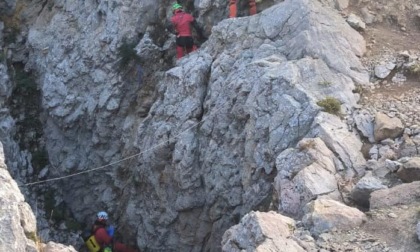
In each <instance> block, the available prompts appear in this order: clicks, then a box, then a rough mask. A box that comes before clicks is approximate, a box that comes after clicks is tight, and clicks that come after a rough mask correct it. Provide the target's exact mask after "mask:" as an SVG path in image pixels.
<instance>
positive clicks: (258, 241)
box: [222, 211, 305, 252]
mask: <svg viewBox="0 0 420 252" xmlns="http://www.w3.org/2000/svg"><path fill="white" fill-rule="evenodd" d="M294 228H295V221H294V220H293V219H290V218H288V217H286V216H283V215H280V214H277V213H275V212H268V213H261V212H253V211H252V212H250V213H248V214H247V215H245V216H244V217H243V218H242V219H241V222H240V223H239V224H238V225H235V226H233V227H231V228H230V229H228V230H227V231H226V232H225V233H224V235H223V240H222V251H226V252H236V251H237V252H240V251H261V252H262V251H288V252H289V251H290V252H303V251H305V250H304V249H303V248H302V247H301V246H299V244H298V243H297V242H295V241H294V240H293V239H291V238H290V237H291V236H292V235H293V230H294Z"/></svg>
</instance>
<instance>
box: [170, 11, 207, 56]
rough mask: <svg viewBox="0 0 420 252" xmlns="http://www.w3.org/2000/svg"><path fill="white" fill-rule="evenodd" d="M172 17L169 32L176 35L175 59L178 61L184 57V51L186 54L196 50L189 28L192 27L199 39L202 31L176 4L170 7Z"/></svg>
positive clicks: (191, 17) (189, 15)
mask: <svg viewBox="0 0 420 252" xmlns="http://www.w3.org/2000/svg"><path fill="white" fill-rule="evenodd" d="M172 11H173V13H174V15H173V16H172V18H171V23H172V27H169V28H170V30H173V29H172V28H174V30H175V34H176V58H177V59H180V58H182V57H183V56H184V50H185V51H186V53H190V52H193V51H195V50H197V46H196V45H195V44H194V39H193V37H192V33H191V26H193V27H194V29H195V30H196V32H197V34H198V35H199V36H200V38H204V39H205V37H204V35H203V31H202V29H201V27H200V26H199V25H198V23H197V21H196V20H195V19H194V17H193V16H192V15H191V14H189V13H186V12H184V11H183V10H182V6H181V5H180V4H178V3H174V4H173V6H172Z"/></svg>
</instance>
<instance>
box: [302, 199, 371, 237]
mask: <svg viewBox="0 0 420 252" xmlns="http://www.w3.org/2000/svg"><path fill="white" fill-rule="evenodd" d="M304 212H305V216H304V217H303V219H302V222H303V223H304V225H305V226H307V227H308V228H310V230H311V232H312V233H313V234H314V235H320V234H322V233H325V232H329V231H332V230H333V229H338V230H350V229H353V228H357V227H359V226H360V225H362V223H363V222H365V221H366V215H365V214H364V213H362V212H361V211H360V210H358V209H357V208H353V207H349V206H346V205H344V204H343V203H340V202H338V201H335V200H331V199H317V200H314V201H312V202H311V203H309V204H307V205H306V206H305V209H304Z"/></svg>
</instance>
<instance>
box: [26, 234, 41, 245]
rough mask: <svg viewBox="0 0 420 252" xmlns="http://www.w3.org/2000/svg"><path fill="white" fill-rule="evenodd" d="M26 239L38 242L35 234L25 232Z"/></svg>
mask: <svg viewBox="0 0 420 252" xmlns="http://www.w3.org/2000/svg"><path fill="white" fill-rule="evenodd" d="M25 236H26V238H28V239H29V240H32V241H34V242H35V243H36V242H38V241H39V238H38V235H36V233H35V232H25Z"/></svg>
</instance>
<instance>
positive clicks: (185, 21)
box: [171, 10, 194, 37]
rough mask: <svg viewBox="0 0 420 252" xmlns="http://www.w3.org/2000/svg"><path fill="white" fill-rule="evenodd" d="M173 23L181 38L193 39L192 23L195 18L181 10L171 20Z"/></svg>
mask: <svg viewBox="0 0 420 252" xmlns="http://www.w3.org/2000/svg"><path fill="white" fill-rule="evenodd" d="M171 22H172V24H173V26H174V28H175V30H176V32H177V35H178V36H179V37H191V36H192V34H191V23H192V22H194V17H193V16H191V15H190V14H188V13H185V12H183V11H181V10H177V11H176V12H175V14H174V15H173V16H172V18H171Z"/></svg>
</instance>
